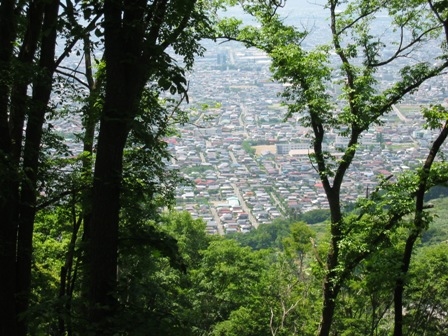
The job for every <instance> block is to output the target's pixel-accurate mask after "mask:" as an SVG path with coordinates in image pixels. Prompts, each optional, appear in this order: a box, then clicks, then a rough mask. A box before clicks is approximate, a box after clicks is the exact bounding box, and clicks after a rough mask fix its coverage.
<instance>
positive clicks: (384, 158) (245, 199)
mask: <svg viewBox="0 0 448 336" xmlns="http://www.w3.org/2000/svg"><path fill="white" fill-rule="evenodd" d="M302 2H304V1H301V2H300V3H301V4H302ZM306 4H307V5H305V6H310V5H309V3H308V2H306ZM297 5H298V6H299V5H300V4H298V3H297ZM302 5H303V4H302ZM298 8H300V7H297V8H295V7H293V9H289V8H286V9H284V12H285V13H287V14H289V17H288V20H293V19H297V20H299V21H300V22H302V23H303V24H305V25H307V26H308V27H310V29H311V28H312V39H311V42H307V43H305V44H304V46H306V47H312V46H313V45H317V44H322V43H325V42H326V41H328V39H329V37H328V36H329V35H328V31H327V30H328V29H327V28H328V22H327V21H326V20H325V19H324V16H323V15H322V14H321V13H323V12H322V8H321V7H319V6H314V7H313V8H315V9H316V10H315V11H313V10H312V9H311V7H306V8H307V9H308V12H306V11H305V12H299V11H298V10H297V9H298ZM304 13H305V14H304ZM310 13H312V14H310ZM233 14H234V13H233V12H232V11H230V12H229V15H233ZM382 20H385V19H384V18H381V17H380V18H378V20H377V21H376V22H375V24H377V25H378V27H381V21H382ZM299 21H298V22H299ZM378 29H379V28H378ZM391 34H392V33H391ZM384 36H385V38H387V35H384ZM391 36H392V35H390V36H389V38H390V37H391ZM204 43H205V46H206V48H207V52H206V53H205V55H204V57H201V58H198V59H197V60H196V65H195V69H194V71H193V72H192V73H191V75H190V78H189V97H190V103H191V105H192V106H199V105H202V104H208V105H209V108H208V109H206V110H204V111H202V110H201V109H198V110H196V111H195V112H192V113H191V114H190V122H189V123H188V124H185V125H183V126H181V127H180V130H179V133H180V136H178V137H171V138H168V139H166V141H167V142H168V144H169V150H170V152H171V153H172V155H173V160H172V162H169V168H170V169H179V170H180V171H181V172H182V174H183V175H184V176H185V178H187V179H188V180H190V181H192V185H186V186H179V187H178V189H177V192H176V209H177V210H186V211H188V212H190V213H191V214H192V216H193V217H195V218H203V219H204V221H205V222H206V225H207V232H209V233H211V234H227V233H233V232H242V233H245V232H249V231H250V230H252V229H253V228H256V227H258V226H259V225H262V224H269V223H271V222H272V221H273V220H274V219H276V218H285V217H293V216H294V214H297V213H303V212H307V211H310V210H314V209H327V208H328V202H327V199H326V197H325V193H324V190H323V188H322V185H321V184H320V180H319V176H318V174H317V173H316V171H315V169H314V167H313V165H312V164H311V161H310V159H309V155H310V154H311V153H312V148H311V144H310V139H309V137H308V134H309V132H310V130H309V129H307V128H304V127H302V126H301V125H300V123H299V122H298V120H299V118H300V114H298V115H293V116H292V117H291V118H289V119H287V120H284V119H285V115H286V108H285V107H283V106H282V105H281V102H280V98H279V97H278V93H279V92H281V91H282V85H281V84H279V83H275V82H273V81H272V80H271V74H270V71H269V66H270V59H269V58H268V57H267V56H266V55H265V54H264V53H263V52H261V51H259V50H256V49H252V48H251V49H247V48H245V47H244V46H242V45H241V44H239V43H236V42H225V43H215V42H212V41H205V42H204ZM433 43H434V44H435V43H436V42H435V41H433ZM430 50H431V47H430V46H429V47H428V48H425V49H424V50H421V51H420V54H419V55H418V56H419V57H420V58H421V59H429V57H430V55H428V52H429V51H430ZM386 53H390V54H392V53H393V50H390V51H389V50H386ZM401 62H403V63H402V64H406V63H405V62H409V60H408V59H405V58H404V59H403V60H402V61H401ZM377 76H378V79H379V84H378V85H379V86H380V88H381V89H385V88H387V87H389V86H390V85H391V84H392V83H393V82H394V81H396V80H398V78H399V77H398V74H397V71H396V68H395V67H384V68H382V70H381V71H380V72H378V74H377ZM328 92H329V93H331V94H332V95H334V97H337V96H338V95H339V94H340V93H341V89H340V86H339V85H334V84H332V85H329V87H328ZM446 101H448V77H447V75H443V76H440V77H438V78H435V79H432V80H430V81H427V82H426V83H424V84H423V85H421V87H420V88H419V89H418V91H417V92H415V93H414V94H412V95H408V96H406V97H405V99H404V100H403V101H402V102H401V103H400V105H397V106H394V107H393V111H391V112H390V113H389V114H388V115H386V116H384V118H383V121H384V124H383V125H380V126H374V127H372V128H371V129H370V130H369V131H368V132H367V133H365V134H364V136H363V137H362V141H361V146H360V148H359V149H358V152H357V154H356V158H355V160H354V162H353V164H352V166H351V168H350V170H349V172H348V174H347V175H346V179H345V181H344V184H343V188H344V190H343V192H342V195H343V201H344V202H346V204H347V205H348V204H350V203H352V202H354V201H355V200H356V199H357V198H358V197H360V196H361V197H362V196H364V195H365V194H366V191H367V190H369V188H370V190H371V189H372V188H373V187H374V186H375V185H376V184H377V183H378V176H380V175H384V176H389V175H391V174H396V173H399V172H403V171H405V170H408V169H412V168H413V167H414V166H415V165H416V164H417V163H418V162H419V161H421V160H422V159H424V158H425V157H426V155H427V154H428V148H429V146H430V145H431V143H432V140H433V139H434V136H435V133H434V132H432V131H429V130H425V129H424V128H423V127H422V125H423V123H424V120H423V118H422V113H421V112H420V107H421V106H422V105H423V106H425V105H428V104H430V103H431V104H436V103H442V104H444V103H445V102H446ZM186 108H188V106H187V107H186ZM54 126H55V130H56V131H58V132H60V133H63V134H66V135H67V143H68V145H69V146H70V148H71V149H72V151H73V152H74V153H75V154H76V153H77V152H79V144H77V143H76V141H75V139H74V137H73V136H72V135H71V134H74V133H77V132H79V131H80V130H81V125H80V121H76V120H73V119H70V120H67V119H66V120H59V121H57V122H55V123H54ZM325 144H326V146H327V150H328V151H330V152H332V153H335V154H336V153H338V152H340V151H338V148H340V147H342V148H343V147H344V146H345V145H346V144H347V139H346V138H344V137H342V136H340V135H339V134H338V133H337V132H333V131H329V132H328V133H327V136H326V140H325Z"/></svg>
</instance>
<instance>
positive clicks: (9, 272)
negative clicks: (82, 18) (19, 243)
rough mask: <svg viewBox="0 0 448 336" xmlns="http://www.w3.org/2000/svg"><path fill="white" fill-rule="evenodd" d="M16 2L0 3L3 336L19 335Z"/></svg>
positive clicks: (0, 325) (0, 290)
mask: <svg viewBox="0 0 448 336" xmlns="http://www.w3.org/2000/svg"><path fill="white" fill-rule="evenodd" d="M15 7H16V1H15V0H4V1H2V2H1V4H0V169H1V175H2V176H0V193H1V195H0V270H1V271H0V336H10V335H15V334H16V324H15V320H16V307H15V298H14V288H15V280H16V279H15V271H14V270H15V259H16V237H17V227H16V223H15V222H14V211H13V208H12V205H13V201H14V200H13V199H12V198H11V197H10V196H11V195H14V194H11V191H13V188H14V184H13V183H12V181H13V175H14V170H13V166H12V164H11V161H10V155H11V149H12V143H11V138H10V131H9V125H8V113H9V93H10V80H11V63H10V61H11V58H12V51H13V41H14V40H15V35H16V29H17V27H16V18H15V15H14V11H15Z"/></svg>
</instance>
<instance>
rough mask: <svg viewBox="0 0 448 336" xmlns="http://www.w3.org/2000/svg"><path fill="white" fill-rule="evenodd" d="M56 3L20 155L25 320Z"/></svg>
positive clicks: (20, 294)
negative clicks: (21, 167)
mask: <svg viewBox="0 0 448 336" xmlns="http://www.w3.org/2000/svg"><path fill="white" fill-rule="evenodd" d="M58 9H59V1H58V0H53V1H51V2H49V3H47V4H46V5H45V9H44V13H45V16H44V22H43V26H42V29H43V31H44V32H46V34H43V35H42V43H41V52H40V60H39V68H40V69H41V71H42V73H41V76H39V78H38V79H37V80H36V81H35V83H34V85H33V98H32V105H31V109H30V114H29V118H28V123H27V129H26V142H25V148H24V154H23V167H24V172H25V181H24V183H22V189H21V204H20V220H19V232H18V243H17V282H16V295H17V314H18V315H19V316H22V317H23V316H24V315H25V313H26V312H27V310H28V305H29V296H30V291H31V257H32V238H33V228H34V218H35V215H36V207H35V206H36V196H37V195H36V185H37V171H38V169H39V152H40V145H41V139H42V127H43V123H44V120H45V113H46V111H47V104H48V102H49V100H50V94H51V90H52V78H53V72H54V58H55V47H56V35H57V34H56V25H57V19H58ZM18 326H19V327H18V328H19V329H18V335H20V336H26V335H27V329H28V328H27V321H26V318H20V319H19V321H18Z"/></svg>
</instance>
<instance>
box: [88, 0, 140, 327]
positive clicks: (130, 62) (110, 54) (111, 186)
mask: <svg viewBox="0 0 448 336" xmlns="http://www.w3.org/2000/svg"><path fill="white" fill-rule="evenodd" d="M145 5H146V3H145V2H144V1H137V2H135V3H134V4H133V5H129V6H128V7H126V9H125V10H126V13H125V14H123V15H122V7H121V5H120V1H105V3H104V15H105V60H106V64H107V70H106V97H105V104H104V108H103V114H102V117H101V121H100V132H99V137H98V145H97V156H96V162H95V172H94V182H93V199H92V214H91V221H90V225H89V235H90V237H89V238H90V240H89V246H90V247H89V252H88V253H89V263H90V272H89V290H90V292H89V298H90V306H91V307H90V308H91V309H90V312H89V321H90V324H91V326H93V327H94V328H95V330H94V332H95V334H96V335H112V334H113V333H114V331H113V323H112V319H113V316H114V313H115V311H116V305H117V303H116V300H115V298H114V294H115V290H116V282H117V266H118V223H119V213H120V194H121V193H120V188H121V178H122V170H123V150H124V146H125V144H126V140H127V136H128V133H129V131H130V128H131V123H132V121H133V119H134V117H135V114H136V111H137V108H138V103H139V97H140V96H141V93H142V90H143V87H144V84H145V82H146V78H145V75H144V73H143V72H142V71H139V70H140V68H139V67H140V66H141V65H140V64H139V63H138V61H137V59H138V57H139V53H140V52H141V47H142V42H143V34H144V29H143V27H144V25H145V24H144V22H143V21H142V19H143V11H144V6H145ZM123 21H124V22H123Z"/></svg>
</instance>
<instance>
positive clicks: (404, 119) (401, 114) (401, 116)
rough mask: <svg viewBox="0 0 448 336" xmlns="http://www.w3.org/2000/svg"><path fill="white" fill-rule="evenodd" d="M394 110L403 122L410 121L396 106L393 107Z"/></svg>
mask: <svg viewBox="0 0 448 336" xmlns="http://www.w3.org/2000/svg"><path fill="white" fill-rule="evenodd" d="M392 110H393V111H394V112H395V113H396V114H397V116H398V118H400V120H401V121H408V120H407V119H406V117H405V116H404V115H403V113H401V112H400V110H399V109H398V108H397V107H396V106H395V105H392Z"/></svg>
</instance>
